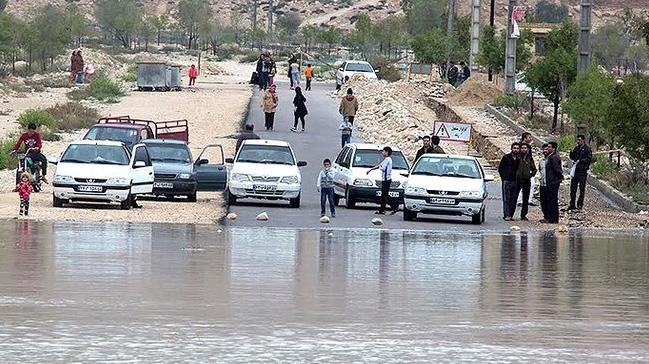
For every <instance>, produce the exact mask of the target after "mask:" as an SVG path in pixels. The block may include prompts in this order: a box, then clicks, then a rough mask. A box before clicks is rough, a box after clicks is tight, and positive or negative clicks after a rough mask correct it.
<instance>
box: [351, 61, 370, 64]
mask: <svg viewBox="0 0 649 364" xmlns="http://www.w3.org/2000/svg"><path fill="white" fill-rule="evenodd" d="M345 62H347V63H363V64H370V62H366V61H345Z"/></svg>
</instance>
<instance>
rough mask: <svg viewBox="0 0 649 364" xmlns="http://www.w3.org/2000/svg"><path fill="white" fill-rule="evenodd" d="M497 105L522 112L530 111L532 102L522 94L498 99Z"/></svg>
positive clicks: (503, 96)
mask: <svg viewBox="0 0 649 364" xmlns="http://www.w3.org/2000/svg"><path fill="white" fill-rule="evenodd" d="M495 105H496V106H502V107H506V108H509V109H512V110H515V111H516V112H520V111H521V110H522V109H525V110H527V109H529V106H530V100H529V98H528V97H527V96H525V95H521V94H516V95H501V96H498V98H497V99H496V102H495Z"/></svg>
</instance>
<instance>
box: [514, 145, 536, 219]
mask: <svg viewBox="0 0 649 364" xmlns="http://www.w3.org/2000/svg"><path fill="white" fill-rule="evenodd" d="M529 150H530V146H529V145H528V144H525V143H521V151H520V153H519V155H518V159H519V161H520V162H519V164H518V170H517V172H516V194H515V195H514V196H518V195H519V194H520V193H522V195H523V204H522V206H521V220H522V221H528V220H527V212H528V210H529V196H530V187H531V182H530V181H531V179H532V178H533V177H534V175H535V174H536V165H535V164H534V159H533V158H532V155H531V154H530V153H529Z"/></svg>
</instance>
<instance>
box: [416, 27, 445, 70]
mask: <svg viewBox="0 0 649 364" xmlns="http://www.w3.org/2000/svg"><path fill="white" fill-rule="evenodd" d="M447 41H448V39H447V37H446V34H445V32H444V31H443V30H441V29H440V28H435V29H433V30H431V31H429V32H428V33H426V34H422V35H420V36H417V37H415V39H414V40H413V42H412V50H413V52H415V57H416V58H417V60H419V61H421V62H425V63H432V64H437V65H440V64H442V63H444V62H446V57H447V54H446V44H447Z"/></svg>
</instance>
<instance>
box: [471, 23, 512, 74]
mask: <svg viewBox="0 0 649 364" xmlns="http://www.w3.org/2000/svg"><path fill="white" fill-rule="evenodd" d="M504 54H505V51H504V50H503V49H502V42H501V41H500V37H499V36H498V35H497V34H496V30H495V29H494V27H492V26H485V27H484V29H483V31H482V34H481V36H480V52H479V53H478V58H477V61H478V63H480V64H481V65H482V66H484V67H487V68H489V69H491V71H492V72H493V73H495V74H499V73H500V72H502V71H503V69H504V66H505V60H504V57H503V56H504Z"/></svg>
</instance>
